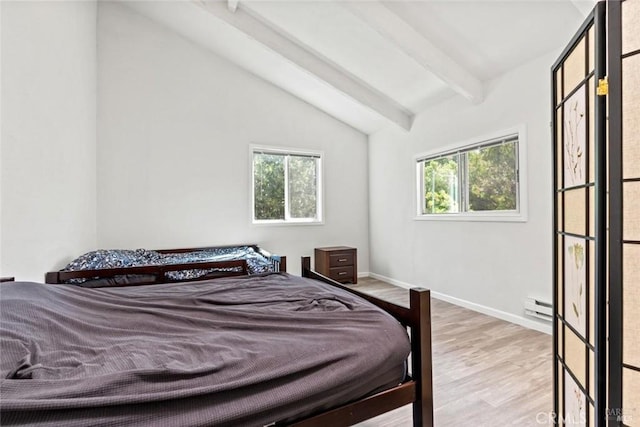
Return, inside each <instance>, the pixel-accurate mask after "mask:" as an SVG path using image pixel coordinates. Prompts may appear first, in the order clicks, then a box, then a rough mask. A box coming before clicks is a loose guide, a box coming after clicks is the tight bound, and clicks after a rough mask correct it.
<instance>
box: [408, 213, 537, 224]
mask: <svg viewBox="0 0 640 427" xmlns="http://www.w3.org/2000/svg"><path fill="white" fill-rule="evenodd" d="M413 219H414V220H415V221H466V222H527V220H528V218H527V216H526V215H523V214H522V213H503V214H499V213H491V214H481V213H477V214H468V213H467V214H435V215H418V216H416V217H414V218H413Z"/></svg>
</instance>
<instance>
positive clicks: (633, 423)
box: [619, 368, 640, 427]
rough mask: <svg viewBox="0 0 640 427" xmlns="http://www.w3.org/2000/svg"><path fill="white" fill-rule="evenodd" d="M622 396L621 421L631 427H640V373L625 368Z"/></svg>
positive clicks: (623, 371)
mask: <svg viewBox="0 0 640 427" xmlns="http://www.w3.org/2000/svg"><path fill="white" fill-rule="evenodd" d="M622 396H623V397H622V413H621V414H619V417H620V418H621V421H623V422H624V424H625V425H627V426H629V427H640V372H638V371H635V370H632V369H628V368H623V370H622Z"/></svg>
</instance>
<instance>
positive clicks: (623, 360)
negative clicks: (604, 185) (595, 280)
mask: <svg viewBox="0 0 640 427" xmlns="http://www.w3.org/2000/svg"><path fill="white" fill-rule="evenodd" d="M609 27H610V28H611V30H610V33H609V37H610V39H611V41H610V46H609V62H610V66H609V68H610V70H611V73H610V74H611V79H612V80H614V81H615V83H614V84H613V87H612V89H613V90H612V92H611V95H610V99H609V104H610V109H611V113H610V114H611V116H612V117H611V118H610V127H611V141H612V146H611V156H610V162H609V163H610V166H609V167H610V171H611V172H610V186H611V192H610V193H611V196H610V197H611V223H612V227H611V254H610V264H611V271H612V273H614V271H615V273H614V274H612V275H611V301H610V311H611V332H610V349H609V354H610V358H609V359H610V367H609V382H610V383H611V384H612V385H613V384H616V383H617V384H621V385H622V386H621V387H611V388H610V396H609V405H610V407H611V408H614V411H612V412H613V413H611V414H609V415H610V418H611V419H614V420H615V421H616V422H620V423H621V425H626V426H640V0H626V1H623V2H615V4H614V2H611V3H610V4H609ZM614 113H615V117H613V114H614ZM613 141H619V143H616V144H615V145H614V144H613ZM614 224H615V227H614ZM614 328H615V329H616V330H615V331H614ZM615 332H620V333H615ZM615 408H621V410H620V411H615Z"/></svg>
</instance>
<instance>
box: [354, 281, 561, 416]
mask: <svg viewBox="0 0 640 427" xmlns="http://www.w3.org/2000/svg"><path fill="white" fill-rule="evenodd" d="M354 287H355V288H356V289H359V290H361V291H364V292H369V293H371V294H374V295H376V296H378V297H380V298H383V299H386V300H389V301H392V302H395V303H398V304H403V305H405V306H408V305H409V291H407V290H406V289H403V288H399V287H396V286H393V285H390V284H387V283H385V282H381V281H379V280H376V279H371V278H363V279H358V284H357V285H354ZM431 317H432V342H433V381H434V384H433V388H434V406H435V425H436V426H438V427H448V426H471V427H480V426H490V427H496V426H508V425H510V426H540V425H547V424H546V423H545V424H541V423H539V422H538V420H539V419H540V420H543V421H545V420H546V419H547V418H546V415H544V416H542V415H541V416H540V417H539V418H537V417H536V416H537V415H538V414H539V413H545V414H548V413H549V412H550V411H551V410H552V390H553V385H552V384H553V380H552V369H551V366H552V365H551V360H552V342H551V337H550V336H549V335H546V334H543V333H540V332H536V331H532V330H530V329H526V328H523V327H521V326H518V325H514V324H512V323H509V322H506V321H503V320H499V319H495V318H493V317H490V316H486V315H484V314H480V313H477V312H475V311H471V310H468V309H466V308H462V307H458V306H456V305H452V304H449V303H446V302H443V301H440V300H437V299H434V298H432V300H431ZM411 420H412V417H411V406H410V405H408V406H405V407H402V408H399V409H397V410H395V411H392V412H389V413H387V414H384V415H381V416H379V417H376V418H372V419H371V420H368V421H365V422H363V423H360V424H358V426H359V427H395V426H411V425H412V422H411Z"/></svg>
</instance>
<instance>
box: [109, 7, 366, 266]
mask: <svg viewBox="0 0 640 427" xmlns="http://www.w3.org/2000/svg"><path fill="white" fill-rule="evenodd" d="M98 16H99V18H98V52H99V54H98V216H97V217H98V244H99V246H101V247H124V248H136V247H147V248H163V247H176V246H178V247H180V246H193V245H215V244H233V243H243V242H256V243H259V244H261V245H262V246H263V247H265V248H266V249H268V250H271V251H273V252H276V253H279V254H283V255H287V256H288V257H289V266H290V267H289V271H292V272H294V273H295V272H299V269H300V261H299V257H300V256H301V255H312V254H313V248H314V247H315V246H322V245H336V244H344V245H352V246H355V247H357V248H358V250H359V270H360V271H368V268H369V265H368V260H369V244H368V184H367V138H366V136H365V135H363V134H361V133H359V132H357V131H355V130H354V129H352V128H350V127H348V126H346V125H344V124H342V123H340V122H338V121H336V120H335V119H333V118H331V117H329V116H328V115H326V114H324V113H322V112H320V111H319V110H317V109H315V108H313V107H311V106H310V105H308V104H306V103H304V102H301V101H300V100H298V99H297V98H294V97H293V96H291V95H288V94H287V93H285V92H283V91H282V90H280V89H277V88H276V87H274V86H272V85H270V84H267V83H265V82H264V81H262V80H260V79H258V78H256V77H255V76H253V75H251V74H249V73H247V72H246V71H243V70H242V69H240V68H238V67H236V66H234V65H232V64H231V63H229V62H228V61H226V60H224V59H222V58H220V57H218V56H216V55H215V54H213V53H211V52H210V51H207V50H205V49H203V48H201V47H199V46H197V45H195V44H193V43H191V42H189V41H187V40H185V39H183V38H181V37H180V36H178V35H176V34H175V33H174V32H172V31H169V30H167V29H166V28H164V27H162V26H160V25H159V24H156V23H154V22H152V21H150V20H148V19H147V18H145V17H142V16H141V15H138V14H137V13H135V12H133V11H132V10H130V9H128V8H127V7H126V6H123V5H121V4H114V3H107V2H102V3H100V5H99V15H98ZM250 143H258V144H269V145H277V146H285V147H299V148H309V149H314V150H322V151H324V166H325V182H324V184H325V195H326V198H325V224H324V225H310V226H253V225H251V212H250V209H251V208H250V183H251V181H250V169H249V168H250V160H249V144H250Z"/></svg>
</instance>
